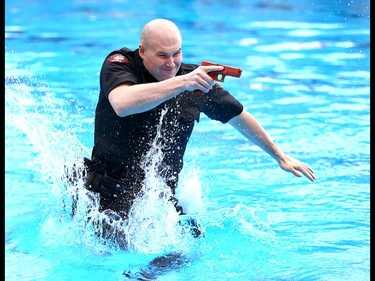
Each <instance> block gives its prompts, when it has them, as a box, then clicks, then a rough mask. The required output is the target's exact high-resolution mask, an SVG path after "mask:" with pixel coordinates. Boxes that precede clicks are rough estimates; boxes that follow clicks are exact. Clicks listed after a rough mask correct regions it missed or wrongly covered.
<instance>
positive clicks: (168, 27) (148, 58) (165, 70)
mask: <svg viewBox="0 0 375 281" xmlns="http://www.w3.org/2000/svg"><path fill="white" fill-rule="evenodd" d="M138 52H139V56H140V57H141V59H142V61H143V65H144V66H145V68H146V69H147V70H148V71H149V72H150V73H151V75H152V76H154V77H155V78H156V80H158V81H162V80H166V79H169V78H171V77H174V76H175V75H176V74H177V72H178V70H179V68H180V66H181V63H182V38H181V33H180V30H179V29H178V27H177V26H176V25H175V24H174V23H173V22H171V21H169V20H166V19H155V20H152V21H150V22H148V23H147V24H146V25H145V26H144V27H143V29H142V34H141V42H140V43H139V48H138Z"/></svg>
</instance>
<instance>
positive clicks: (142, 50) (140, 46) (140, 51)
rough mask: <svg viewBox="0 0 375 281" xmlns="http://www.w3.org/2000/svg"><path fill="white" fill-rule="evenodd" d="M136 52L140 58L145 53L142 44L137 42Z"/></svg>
mask: <svg viewBox="0 0 375 281" xmlns="http://www.w3.org/2000/svg"><path fill="white" fill-rule="evenodd" d="M138 53H139V56H140V57H141V58H143V57H144V55H145V48H143V46H142V44H139V47H138Z"/></svg>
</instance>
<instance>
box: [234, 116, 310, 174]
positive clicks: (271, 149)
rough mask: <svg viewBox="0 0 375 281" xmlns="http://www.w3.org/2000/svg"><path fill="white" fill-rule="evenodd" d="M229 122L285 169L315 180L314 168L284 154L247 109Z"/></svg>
mask: <svg viewBox="0 0 375 281" xmlns="http://www.w3.org/2000/svg"><path fill="white" fill-rule="evenodd" d="M228 123H229V124H230V125H232V126H233V127H234V128H236V129H237V130H238V131H239V132H240V133H241V134H242V135H244V136H245V137H246V138H247V139H248V140H250V141H251V142H253V143H254V144H256V145H257V146H259V147H260V148H262V149H263V150H264V151H265V152H267V153H268V154H269V155H270V156H272V157H273V158H274V159H275V160H276V161H277V162H278V164H279V166H280V168H282V169H283V170H285V171H289V172H291V173H293V174H294V175H295V176H297V177H301V176H302V174H303V175H305V176H306V177H307V178H308V179H309V180H310V181H314V180H315V176H314V172H313V170H312V169H311V168H310V167H309V166H308V165H306V164H304V163H302V162H300V161H298V160H297V159H294V158H292V157H290V156H288V155H286V154H284V153H283V152H282V151H281V150H280V149H279V147H278V146H277V145H276V144H275V143H274V142H273V141H272V140H271V138H270V137H269V136H268V134H267V133H266V131H265V130H264V129H263V127H262V126H261V125H260V124H259V122H258V121H257V120H256V119H255V118H254V117H253V116H252V115H251V114H250V113H248V112H247V111H245V110H243V111H242V113H241V114H240V115H237V116H235V117H233V118H232V119H231V120H229V122H228Z"/></svg>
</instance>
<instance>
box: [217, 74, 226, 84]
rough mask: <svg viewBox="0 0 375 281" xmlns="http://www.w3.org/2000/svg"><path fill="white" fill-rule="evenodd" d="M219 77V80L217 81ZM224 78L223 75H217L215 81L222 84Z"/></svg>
mask: <svg viewBox="0 0 375 281" xmlns="http://www.w3.org/2000/svg"><path fill="white" fill-rule="evenodd" d="M219 77H220V79H219ZM224 78H225V75H223V74H218V75H217V81H219V82H224Z"/></svg>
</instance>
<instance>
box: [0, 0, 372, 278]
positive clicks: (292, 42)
mask: <svg viewBox="0 0 375 281" xmlns="http://www.w3.org/2000/svg"><path fill="white" fill-rule="evenodd" d="M5 15H6V16H5V46H6V50H5V59H6V64H5V76H6V77H5V129H6V131H5V132H6V136H5V278H6V280H127V277H126V273H128V272H131V275H132V276H133V277H134V278H137V272H139V271H140V270H142V269H145V268H146V267H147V265H148V263H149V262H150V261H151V260H152V259H153V258H155V257H158V256H160V255H162V254H164V253H169V252H182V253H184V260H183V262H182V264H181V265H180V264H177V265H176V266H175V267H172V268H170V269H169V270H166V271H165V272H164V271H158V272H154V273H155V275H156V276H157V278H158V279H157V280H189V281H191V280H192V281H200V280H215V281H216V280H357V281H360V280H369V279H370V99H369V96H370V85H369V80H370V64H369V58H370V39H369V35H370V29H369V1H305V0H300V1H260V0H259V1H209V0H207V1H168V2H165V1H157V0H154V1H153V0H151V1H148V2H147V4H146V3H142V5H141V4H140V3H139V2H137V1H125V0H124V1H121V0H119V1H111V0H110V1H105V2H103V1H96V0H94V1H87V0H75V1H63V2H59V3H58V4H57V3H55V2H53V1H27V2H25V1H19V0H12V1H9V0H6V2H5ZM155 17H166V18H169V19H171V20H173V21H175V22H176V24H177V25H178V26H179V27H180V28H181V32H182V35H183V38H184V41H183V48H184V61H185V62H191V63H200V62H201V61H202V60H204V59H205V60H210V61H214V62H219V63H222V64H228V65H233V66H236V67H240V68H241V69H242V70H243V73H242V76H241V78H240V79H237V78H231V77H227V78H226V79H225V82H224V83H222V85H223V86H225V88H227V89H228V90H229V91H230V92H231V93H232V94H233V95H234V96H236V97H237V98H238V99H239V100H241V102H242V103H243V104H244V106H245V107H246V108H247V109H248V110H249V111H250V112H251V113H252V114H253V115H254V116H255V117H256V118H257V119H258V120H259V121H260V122H261V124H262V125H263V126H264V127H265V128H266V130H267V131H268V133H269V134H270V135H271V136H272V138H273V139H274V140H275V142H276V143H277V144H278V145H279V146H280V147H281V149H283V150H284V151H285V152H287V153H289V154H290V155H292V156H295V157H296V158H298V159H300V160H302V161H304V162H306V163H308V164H309V165H311V166H312V167H313V169H314V170H315V174H316V177H317V180H316V182H314V183H310V182H309V181H308V180H307V179H304V178H296V177H294V176H292V175H290V174H287V173H284V172H283V171H281V170H280V169H279V168H278V166H277V165H276V163H275V162H274V161H273V160H272V159H270V157H269V156H267V155H266V154H265V153H264V152H262V151H260V150H259V149H258V148H257V147H255V146H254V145H252V144H250V143H249V142H248V141H246V140H245V139H244V138H243V137H242V136H241V135H240V134H239V133H237V132H236V131H234V130H233V129H232V128H230V127H229V126H227V125H222V124H218V123H217V122H214V121H210V120H209V119H208V118H205V117H204V116H202V119H201V121H200V123H199V124H197V126H196V129H195V132H194V133H193V135H192V138H191V142H190V143H189V146H188V149H187V153H186V155H185V167H184V170H183V174H182V178H181V180H180V186H179V190H180V192H182V191H183V192H188V193H189V196H187V198H188V199H190V201H193V202H188V203H186V204H188V206H189V207H190V211H191V213H192V214H194V215H195V216H197V217H198V219H199V221H200V224H201V225H202V227H203V228H204V230H205V235H204V237H202V238H199V239H194V238H192V237H190V236H180V235H178V232H176V231H175V230H174V229H171V228H168V227H165V225H166V224H165V222H167V221H168V218H167V217H166V216H167V214H169V213H168V211H166V212H162V211H164V210H162V208H161V206H158V205H157V203H158V202H157V201H156V200H155V201H154V202H153V203H155V204H154V205H150V206H148V211H149V213H151V214H152V215H153V216H154V218H156V219H157V220H156V222H155V223H154V225H152V226H151V225H146V224H144V225H138V230H142V231H138V232H137V229H134V232H135V234H136V236H137V239H135V240H134V241H133V249H132V250H130V251H127V252H124V251H121V250H119V249H117V248H114V247H110V246H109V245H105V244H103V243H101V242H100V241H98V240H97V239H96V238H95V236H93V235H92V232H90V229H87V228H86V226H85V224H84V223H83V220H82V219H81V220H80V218H81V217H80V216H78V217H77V218H76V219H74V220H72V219H70V214H69V207H67V206H68V205H69V204H68V203H69V200H70V196H69V194H67V193H66V191H65V190H64V186H63V183H62V181H61V180H60V175H61V174H62V169H63V167H64V164H67V163H71V162H73V161H74V160H75V159H76V157H79V156H81V155H84V156H89V153H90V152H91V148H92V145H93V120H94V110H95V105H96V101H97V97H98V73H99V71H100V67H101V63H102V61H103V59H104V57H105V56H106V55H107V54H108V53H109V52H110V51H112V50H115V49H118V48H120V47H123V46H127V47H130V48H136V47H137V45H138V38H139V33H140V29H141V28H142V26H143V24H144V23H146V22H147V21H149V20H150V19H153V18H155ZM188 199H186V200H188ZM81 207H82V210H84V206H81ZM163 214H164V215H163ZM80 215H82V216H83V214H81V213H80Z"/></svg>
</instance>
